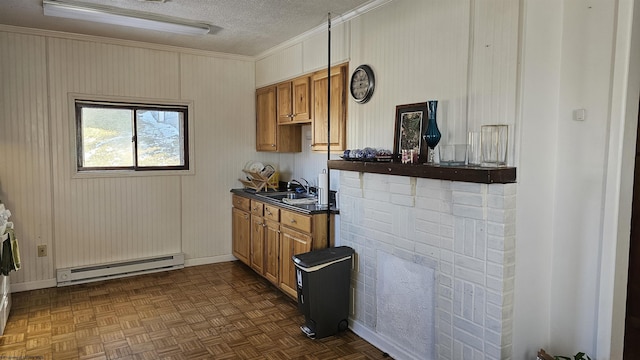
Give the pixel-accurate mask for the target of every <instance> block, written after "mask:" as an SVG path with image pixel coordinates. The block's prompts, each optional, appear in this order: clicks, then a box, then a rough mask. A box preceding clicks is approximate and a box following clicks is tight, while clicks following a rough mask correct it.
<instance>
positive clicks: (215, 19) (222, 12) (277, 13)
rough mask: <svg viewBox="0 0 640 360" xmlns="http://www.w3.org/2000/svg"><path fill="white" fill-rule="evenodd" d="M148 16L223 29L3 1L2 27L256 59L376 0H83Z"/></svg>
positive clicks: (32, 0)
mask: <svg viewBox="0 0 640 360" xmlns="http://www.w3.org/2000/svg"><path fill="white" fill-rule="evenodd" d="M77 1H81V2H85V3H95V4H101V5H108V6H113V7H118V8H123V9H127V10H136V11H144V12H148V13H153V14H161V15H167V16H172V17H177V18H183V19H188V20H192V21H198V22H204V23H208V24H211V25H215V26H218V27H220V28H222V29H221V30H220V31H218V32H216V33H215V34H213V35H211V34H209V35H204V36H186V35H173V34H169V33H162V32H154V31H149V30H138V29H133V28H129V27H118V26H115V25H106V24H99V23H92V22H88V21H82V20H71V19H64V18H58V17H50V16H44V15H43V8H42V0H0V24H6V25H13V26H23V27H30V28H38V29H47V30H55V31H64V32H71V33H78V34H86V35H95V36H106V37H112V38H118V39H126V40H137V41H145V42H151V43H157V44H166V45H175V46H182V47H189V48H194V49H202V50H210V51H217V52H224V53H229V54H238V55H247V56H256V55H258V54H260V53H262V52H264V51H266V50H268V49H270V48H272V47H274V46H276V45H278V44H280V43H282V42H284V41H286V40H289V39H291V38H293V37H295V36H297V35H300V34H302V33H304V32H306V31H309V30H311V29H314V28H316V27H318V26H321V25H323V24H325V23H326V22H327V14H328V13H331V16H332V18H334V17H336V16H339V15H343V14H346V13H349V12H351V11H352V10H355V9H358V8H361V7H362V6H364V5H366V4H367V3H371V2H375V1H372V0H166V2H164V3H162V2H159V1H146V2H145V1H142V0H77Z"/></svg>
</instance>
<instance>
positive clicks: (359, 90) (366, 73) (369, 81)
mask: <svg viewBox="0 0 640 360" xmlns="http://www.w3.org/2000/svg"><path fill="white" fill-rule="evenodd" d="M374 87H375V78H374V76H373V70H371V68H370V67H369V66H368V65H360V66H358V67H357V68H356V70H355V71H354V72H353V75H351V96H353V99H354V100H355V101H356V102H359V103H362V104H363V103H366V102H367V101H369V99H371V95H373V89H374Z"/></svg>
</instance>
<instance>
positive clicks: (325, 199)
mask: <svg viewBox="0 0 640 360" xmlns="http://www.w3.org/2000/svg"><path fill="white" fill-rule="evenodd" d="M318 204H320V205H327V204H329V174H327V171H326V170H322V173H321V174H320V175H318Z"/></svg>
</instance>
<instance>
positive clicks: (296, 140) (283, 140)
mask: <svg viewBox="0 0 640 360" xmlns="http://www.w3.org/2000/svg"><path fill="white" fill-rule="evenodd" d="M276 98H277V97H276V86H267V87H264V88H260V89H258V90H256V150H257V151H271V152H300V151H302V138H301V129H300V126H278V119H277V113H276Z"/></svg>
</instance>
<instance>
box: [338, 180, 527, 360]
mask: <svg viewBox="0 0 640 360" xmlns="http://www.w3.org/2000/svg"><path fill="white" fill-rule="evenodd" d="M340 184H341V185H340V192H339V194H340V195H339V196H340V200H339V201H340V207H341V209H340V213H341V216H340V219H341V220H340V221H341V224H340V227H341V234H340V236H341V242H342V245H346V246H351V247H352V248H354V249H355V251H356V253H357V257H356V258H357V262H358V264H357V266H356V267H355V269H354V272H353V286H354V289H355V295H354V297H355V298H354V299H353V301H354V313H353V314H352V319H351V320H352V323H353V324H354V325H356V326H355V330H356V332H357V329H358V328H361V329H363V330H364V331H363V332H366V333H367V334H368V336H369V337H371V336H373V337H377V338H378V339H377V341H375V340H376V339H372V340H374V341H373V342H374V343H378V344H390V346H391V347H393V345H394V343H397V342H394V339H391V338H388V336H385V335H381V334H379V333H376V322H377V319H378V314H376V311H377V310H376V309H377V306H376V305H377V299H376V282H377V280H378V278H379V277H380V276H385V274H378V273H377V269H378V266H377V263H376V261H377V260H376V257H377V253H378V251H384V252H386V253H388V254H392V255H394V256H396V257H399V258H401V259H404V260H407V261H411V262H414V263H417V264H420V265H423V266H428V267H431V268H433V269H434V270H435V273H436V275H435V276H436V278H435V284H436V286H435V289H434V292H435V301H434V303H435V306H436V308H435V334H436V336H435V342H436V349H435V351H434V352H433V353H435V354H436V357H437V358H438V359H511V351H512V350H511V348H512V320H513V288H514V279H515V273H514V270H515V209H516V186H515V184H490V185H487V184H474V183H464V182H452V181H444V180H434V179H421V178H412V177H403V176H392V175H381V174H369V173H357V172H350V171H340ZM407 311H411V309H407ZM361 335H364V334H361ZM366 337H367V336H365V338H366ZM383 350H385V349H383ZM385 351H386V350H385ZM392 355H395V356H396V357H398V358H402V357H404V356H406V357H407V358H411V357H413V358H416V359H425V358H429V356H431V355H430V354H408V353H406V352H401V353H400V354H392Z"/></svg>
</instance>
